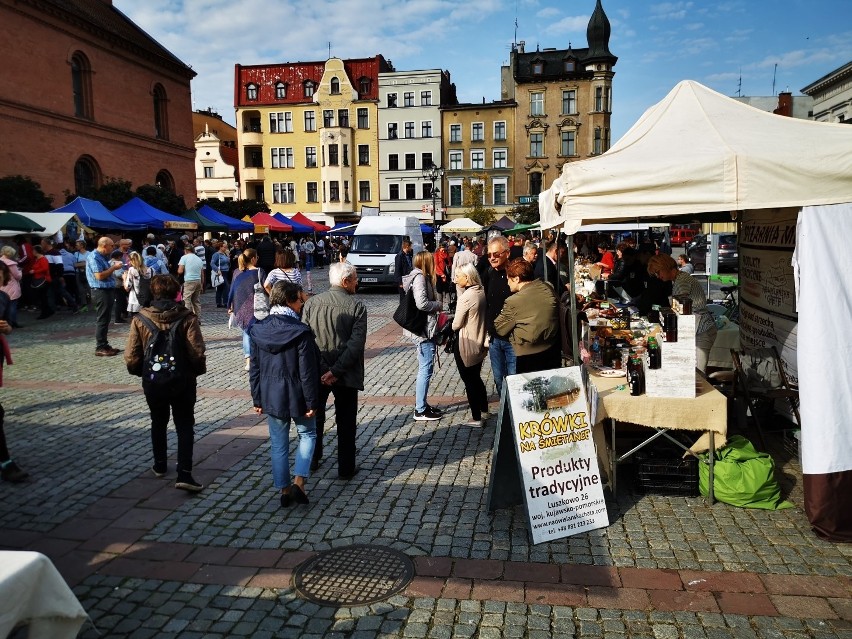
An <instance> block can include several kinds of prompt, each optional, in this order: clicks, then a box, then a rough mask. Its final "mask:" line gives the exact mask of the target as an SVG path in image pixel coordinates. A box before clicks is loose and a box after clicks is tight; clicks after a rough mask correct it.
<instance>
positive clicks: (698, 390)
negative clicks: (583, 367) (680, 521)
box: [589, 369, 728, 504]
mask: <svg viewBox="0 0 852 639" xmlns="http://www.w3.org/2000/svg"><path fill="white" fill-rule="evenodd" d="M589 379H590V381H591V382H592V383H593V384H594V386H595V388H596V390H597V398H598V404H597V416H596V424H595V432H594V438H595V444H596V445H597V448H598V457H599V458H600V459H601V462H602V466H603V467H604V468H606V469H607V471H608V473H609V479H610V486H611V488H612V492H613V496H614V495H615V494H616V470H617V467H618V464H619V463H620V462H623V461H624V460H625V459H626V458H628V457H629V456H631V455H632V454H634V453H635V452H636V451H638V450H639V449H641V448H643V447H644V446H646V445H648V444H650V443H651V442H652V441H654V440H655V439H657V438H658V437H667V438H668V439H670V440H671V441H673V442H674V443H676V444H677V445H678V446H680V447H681V448H684V450H688V451H689V452H690V453H692V454H696V455H697V454H698V453H701V452H704V451H707V450H710V449H718V448H720V447H722V446H724V445H725V442H726V438H727V432H728V418H727V406H728V404H727V398H726V397H725V396H724V395H723V394H722V393H720V392H719V391H718V390H716V389H715V388H714V387H713V386H712V385H711V384H710V383H709V382H708V381H707V380H706V379H705V378H704V377H703V376H702V375H700V374H698V373H696V379H695V397H694V398H669V397H650V396H648V395H639V396H632V395H631V394H630V391H629V390H628V389H627V388H626V385H625V380H624V378H623V377H607V376H605V375H604V374H602V372H601V371H598V370H595V369H592V370H591V371H590V377H589ZM607 420H608V421H609V426H610V429H611V436H612V438H611V442H612V443H611V450H610V449H608V448H607V446H606V441H605V434H604V428H605V426H604V424H605V422H606V421H607ZM617 422H623V423H631V424H638V425H639V426H644V427H647V428H651V429H654V430H655V431H656V432H655V433H654V434H653V435H651V436H650V437H649V438H648V439H646V440H644V441H643V442H642V443H641V444H639V445H638V446H636V447H634V448H633V449H632V450H630V451H628V452H626V453H625V454H623V455H621V456H619V455H618V452H617V449H616V446H615V442H616V424H617ZM669 430H683V431H694V432H698V433H702V435H701V437H699V438H698V440H697V441H696V442H695V443H694V444H693V445H692V446H691V447H689V448H688V449H687V448H686V447H684V446H683V445H682V444H681V443H680V442H678V441H677V440H675V439H674V438H672V437H669V436H668V434H667V431H669ZM713 459H714V456H713V455H708V463H709V467H710V490H709V495H708V499H709V502H710V504H712V503H713Z"/></svg>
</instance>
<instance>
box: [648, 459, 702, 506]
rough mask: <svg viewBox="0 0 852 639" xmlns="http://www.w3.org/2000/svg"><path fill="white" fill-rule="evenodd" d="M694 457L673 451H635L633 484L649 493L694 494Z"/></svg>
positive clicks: (695, 479) (696, 481) (691, 495)
mask: <svg viewBox="0 0 852 639" xmlns="http://www.w3.org/2000/svg"><path fill="white" fill-rule="evenodd" d="M698 463H699V462H698V459H697V458H695V457H693V456H692V455H688V456H687V457H679V456H677V453H676V452H674V451H666V452H660V453H658V452H651V453H645V454H642V453H641V452H640V453H637V454H636V477H637V488H638V491H639V492H640V493H643V494H646V495H648V494H651V495H673V496H683V497H697V496H698V494H699V493H698Z"/></svg>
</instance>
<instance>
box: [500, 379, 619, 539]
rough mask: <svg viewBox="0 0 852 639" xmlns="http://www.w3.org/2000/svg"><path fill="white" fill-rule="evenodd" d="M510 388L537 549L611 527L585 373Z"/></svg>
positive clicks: (513, 383)
mask: <svg viewBox="0 0 852 639" xmlns="http://www.w3.org/2000/svg"><path fill="white" fill-rule="evenodd" d="M505 383H506V385H507V388H508V394H509V408H510V414H511V418H512V421H511V424H512V432H513V433H514V445H515V450H516V453H517V458H518V460H519V462H520V467H521V475H522V477H521V480H522V483H523V492H524V500H525V502H526V505H527V513H528V515H529V520H530V531H531V533H532V539H533V543H534V544H538V543H541V542H544V541H550V540H553V539H559V538H562V537H568V536H570V535H575V534H577V533H581V532H585V531H587V530H593V529H595V528H604V527H606V526H608V525H609V516H608V514H607V510H606V502H605V500H604V496H603V486H602V484H601V476H600V470H599V468H598V457H597V454H596V452H595V444H594V441H593V440H592V422H591V420H590V419H589V408H588V404H587V403H586V393H585V392H584V390H583V381H582V376H581V371H580V367H579V366H575V367H571V368H560V369H555V370H550V371H539V372H535V373H526V374H523V375H511V376H509V377H507V378H506V382H505Z"/></svg>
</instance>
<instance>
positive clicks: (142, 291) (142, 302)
mask: <svg viewBox="0 0 852 639" xmlns="http://www.w3.org/2000/svg"><path fill="white" fill-rule="evenodd" d="M145 273H150V274H151V275H150V276H149V277H145ZM153 277H154V273H153V271H152V270H151V269H150V268H146V269H145V270H144V271H143V272H140V273H139V288H137V289H136V291H135V292H136V300H137V301H138V302H139V306H140V307H142V308H145V307H146V306H151V300H152V299H153V296H152V295H151V278H153Z"/></svg>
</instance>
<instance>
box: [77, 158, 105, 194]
mask: <svg viewBox="0 0 852 639" xmlns="http://www.w3.org/2000/svg"><path fill="white" fill-rule="evenodd" d="M100 186H101V170H100V168H98V164H97V162H95V160H94V159H93V158H91V157H90V156H88V155H81V156H80V158H79V159H78V160H77V162H75V163H74V192H75V193H76V194H77V195H82V196H83V197H86V196H87V195H88V194H90V193H91V192H92V191H93V190H95V189H97V188H99V187H100Z"/></svg>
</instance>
